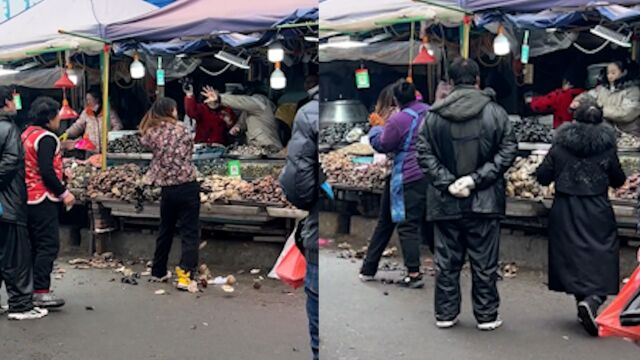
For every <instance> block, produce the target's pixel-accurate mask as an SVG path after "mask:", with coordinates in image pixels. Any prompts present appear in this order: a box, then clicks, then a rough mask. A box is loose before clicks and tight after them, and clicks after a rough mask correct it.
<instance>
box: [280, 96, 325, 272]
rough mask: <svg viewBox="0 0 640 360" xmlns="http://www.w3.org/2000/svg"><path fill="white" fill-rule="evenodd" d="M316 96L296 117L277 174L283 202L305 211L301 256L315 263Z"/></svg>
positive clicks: (318, 176) (316, 224) (317, 122)
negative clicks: (283, 160) (280, 170)
mask: <svg viewBox="0 0 640 360" xmlns="http://www.w3.org/2000/svg"><path fill="white" fill-rule="evenodd" d="M318 99H319V98H318V94H317V93H316V94H315V95H314V98H313V100H311V102H309V103H307V104H306V105H304V106H303V107H302V108H301V109H300V110H298V113H297V114H296V118H295V121H294V123H293V132H292V135H291V140H290V141H289V145H288V151H287V152H288V155H287V164H286V165H285V167H284V170H283V172H282V175H280V184H281V185H282V190H283V191H284V193H285V195H286V196H287V199H288V200H289V201H290V202H291V203H292V204H293V205H295V206H296V207H298V208H300V209H304V210H308V211H309V216H308V218H307V219H306V220H305V222H304V227H303V229H301V234H302V237H303V240H304V248H305V252H306V254H305V257H306V259H307V261H309V262H311V263H315V264H317V263H318V236H319V229H318V224H319V219H318V216H319V192H320V183H319V179H320V162H319V159H318V132H319V130H318V129H319V121H320V115H319V113H320V111H319V102H318Z"/></svg>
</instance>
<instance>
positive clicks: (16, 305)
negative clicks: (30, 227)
mask: <svg viewBox="0 0 640 360" xmlns="http://www.w3.org/2000/svg"><path fill="white" fill-rule="evenodd" d="M3 281H4V284H5V286H6V287H7V288H6V289H7V295H9V311H10V312H24V311H29V310H31V309H33V298H32V293H33V277H32V270H31V245H30V244H29V233H28V231H27V227H26V226H22V225H16V224H10V223H5V222H0V286H2V282H3Z"/></svg>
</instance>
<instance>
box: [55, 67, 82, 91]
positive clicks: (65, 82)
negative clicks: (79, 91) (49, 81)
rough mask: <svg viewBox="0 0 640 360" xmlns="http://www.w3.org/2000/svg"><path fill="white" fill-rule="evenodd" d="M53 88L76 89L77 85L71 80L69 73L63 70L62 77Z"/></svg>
mask: <svg viewBox="0 0 640 360" xmlns="http://www.w3.org/2000/svg"><path fill="white" fill-rule="evenodd" d="M53 87H54V88H56V89H71V88H74V87H76V85H75V84H74V83H73V81H71V79H69V75H68V74H67V72H66V71H64V70H62V76H60V79H58V81H56V82H55V83H54V84H53Z"/></svg>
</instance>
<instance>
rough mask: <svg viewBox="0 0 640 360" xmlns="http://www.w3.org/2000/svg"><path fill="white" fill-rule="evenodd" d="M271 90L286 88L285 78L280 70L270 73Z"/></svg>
mask: <svg viewBox="0 0 640 360" xmlns="http://www.w3.org/2000/svg"><path fill="white" fill-rule="evenodd" d="M270 83H271V88H272V89H274V90H282V89H284V88H286V87H287V77H286V76H285V75H284V72H283V71H282V70H280V69H275V70H274V71H273V73H271V81H270Z"/></svg>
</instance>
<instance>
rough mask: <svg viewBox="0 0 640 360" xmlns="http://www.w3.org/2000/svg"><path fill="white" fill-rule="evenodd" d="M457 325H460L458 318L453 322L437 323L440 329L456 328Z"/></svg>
mask: <svg viewBox="0 0 640 360" xmlns="http://www.w3.org/2000/svg"><path fill="white" fill-rule="evenodd" d="M457 323H458V318H455V319H453V320H448V321H436V326H437V327H438V328H439V329H449V328H452V327H454V326H456V324H457Z"/></svg>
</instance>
